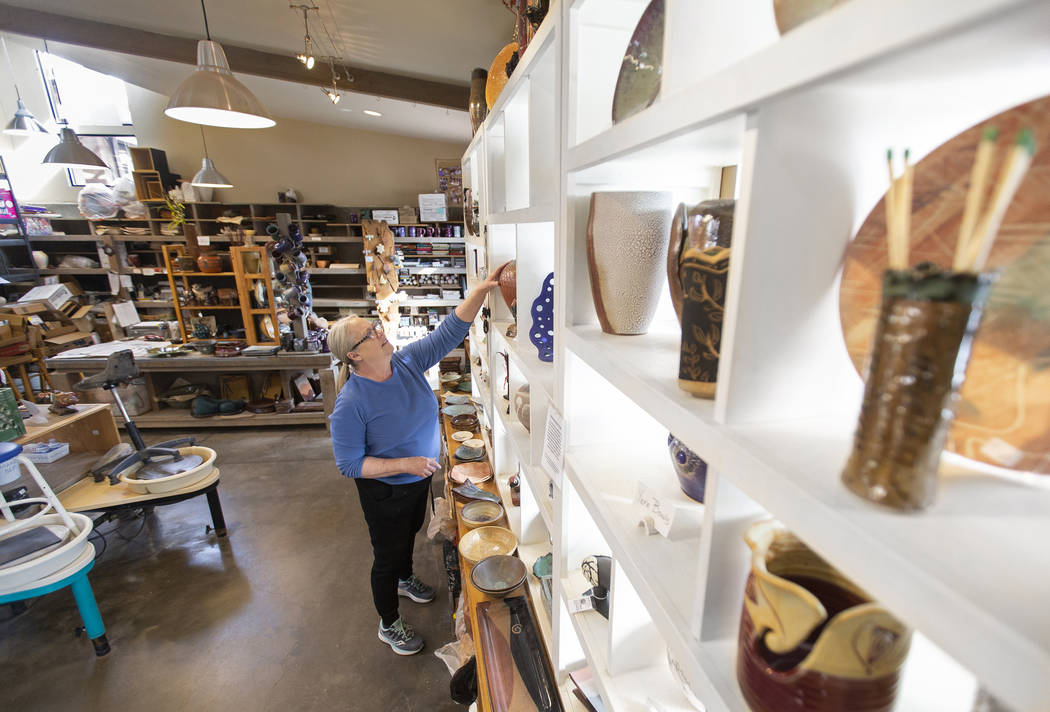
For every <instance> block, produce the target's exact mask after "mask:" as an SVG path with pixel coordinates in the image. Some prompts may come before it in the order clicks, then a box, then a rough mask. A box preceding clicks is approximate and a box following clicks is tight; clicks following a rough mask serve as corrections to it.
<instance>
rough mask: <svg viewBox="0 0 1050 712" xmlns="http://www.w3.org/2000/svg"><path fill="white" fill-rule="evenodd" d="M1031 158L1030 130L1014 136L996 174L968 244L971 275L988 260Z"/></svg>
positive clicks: (1033, 154)
mask: <svg viewBox="0 0 1050 712" xmlns="http://www.w3.org/2000/svg"><path fill="white" fill-rule="evenodd" d="M1033 156H1035V138H1034V137H1033V136H1032V131H1031V129H1024V130H1022V131H1021V132H1020V133H1019V134H1018V135H1017V140H1016V141H1015V142H1014V145H1013V148H1012V149H1011V150H1010V155H1009V156H1008V157H1007V160H1006V166H1005V167H1004V168H1003V170H1002V171H1000V173H999V183H998V185H997V186H996V190H995V196H994V197H993V198H992V202H991V206H990V207H989V208H988V210H987V212H986V213H985V215H984V216H983V217H982V219H981V221H980V222H979V223H978V225H977V230H976V232H975V234H974V239H973V240H971V241H970V245H969V254H968V256H967V259H966V264H967V265H968V267H969V269H970V270H971V271H974V272H980V271H981V270H982V269H984V265H985V263H986V262H987V261H988V256H989V255H990V254H991V253H992V245H993V244H994V243H995V238H996V236H997V235H998V233H999V228H1000V227H1001V226H1002V224H1003V218H1004V217H1005V216H1006V210H1007V209H1008V208H1009V207H1010V202H1011V201H1012V200H1013V199H1014V195H1016V193H1017V190H1018V188H1020V187H1021V182H1022V181H1023V180H1024V177H1025V174H1026V173H1027V172H1028V167H1029V166H1030V165H1031V164H1032V157H1033Z"/></svg>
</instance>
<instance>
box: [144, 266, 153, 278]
mask: <svg viewBox="0 0 1050 712" xmlns="http://www.w3.org/2000/svg"><path fill="white" fill-rule="evenodd" d="M156 273H157V270H155V269H153V268H152V267H143V268H142V274H143V275H145V276H146V277H152V276H153V275H155V274H156Z"/></svg>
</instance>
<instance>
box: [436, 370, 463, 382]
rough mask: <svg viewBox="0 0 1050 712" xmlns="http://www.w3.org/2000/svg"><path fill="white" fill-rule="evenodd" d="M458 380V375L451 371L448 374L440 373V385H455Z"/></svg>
mask: <svg viewBox="0 0 1050 712" xmlns="http://www.w3.org/2000/svg"><path fill="white" fill-rule="evenodd" d="M459 378H460V376H459V374H458V373H455V372H453V371H449V372H448V373H442V374H441V382H442V383H457V382H459Z"/></svg>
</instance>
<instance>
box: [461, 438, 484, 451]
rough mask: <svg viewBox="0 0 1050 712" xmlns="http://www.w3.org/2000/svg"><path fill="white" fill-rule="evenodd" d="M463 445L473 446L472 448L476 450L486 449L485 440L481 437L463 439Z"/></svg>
mask: <svg viewBox="0 0 1050 712" xmlns="http://www.w3.org/2000/svg"><path fill="white" fill-rule="evenodd" d="M463 446H464V447H472V448H474V449H476V450H484V449H485V441H484V440H482V439H481V438H472V439H470V440H464V441H463Z"/></svg>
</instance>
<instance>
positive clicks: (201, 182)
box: [190, 126, 233, 188]
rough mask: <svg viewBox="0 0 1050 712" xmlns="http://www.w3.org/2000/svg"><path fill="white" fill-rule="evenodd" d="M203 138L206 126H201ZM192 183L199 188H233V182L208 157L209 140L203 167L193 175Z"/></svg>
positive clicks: (205, 145)
mask: <svg viewBox="0 0 1050 712" xmlns="http://www.w3.org/2000/svg"><path fill="white" fill-rule="evenodd" d="M201 140H202V141H204V127H203V126H202V127H201ZM190 185H192V186H196V187H197V188H232V187H233V183H231V182H230V180H229V179H228V178H227V177H226V176H224V175H223V174H222V173H219V171H218V170H216V168H215V164H214V163H212V162H211V158H209V157H208V142H207V141H204V159H203V160H202V161H201V169H200V170H199V171H197V175H195V176H193V180H191V181H190Z"/></svg>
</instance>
